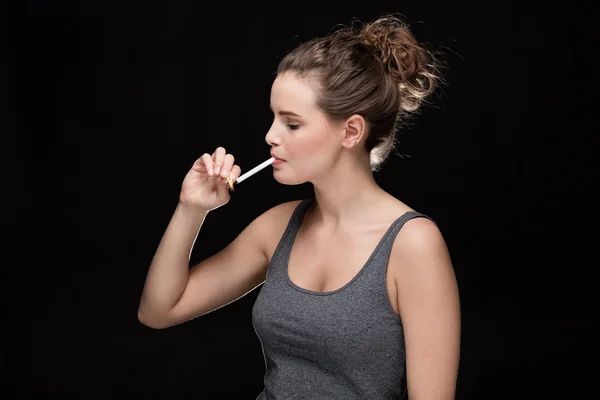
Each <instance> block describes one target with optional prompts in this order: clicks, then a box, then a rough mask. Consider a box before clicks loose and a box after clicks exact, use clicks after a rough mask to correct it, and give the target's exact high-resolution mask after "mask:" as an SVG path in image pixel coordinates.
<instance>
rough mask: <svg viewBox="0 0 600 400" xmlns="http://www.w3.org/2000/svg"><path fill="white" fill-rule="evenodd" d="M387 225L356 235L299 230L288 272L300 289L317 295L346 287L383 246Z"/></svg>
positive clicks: (392, 294)
mask: <svg viewBox="0 0 600 400" xmlns="http://www.w3.org/2000/svg"><path fill="white" fill-rule="evenodd" d="M386 228H387V225H386V226H380V227H373V228H371V229H365V230H364V231H363V232H359V233H354V234H315V233H311V232H302V231H299V232H298V235H297V236H296V239H295V241H294V243H293V246H292V248H291V252H290V256H289V261H288V264H287V273H288V276H289V279H290V280H291V281H292V283H294V284H295V285H296V286H298V287H300V288H302V289H306V290H310V291H313V292H331V291H335V290H338V289H340V288H343V287H344V286H346V285H347V284H348V283H350V282H351V281H352V280H353V279H354V278H355V277H357V276H358V275H359V274H360V272H361V270H362V269H363V268H365V267H367V265H368V263H369V262H370V261H371V258H372V257H373V255H374V254H375V251H376V250H377V249H378V247H379V246H380V245H381V242H382V239H383V237H384V235H385V232H386ZM372 267H375V268H385V269H386V271H385V272H386V273H385V280H386V288H387V293H388V296H389V300H390V303H391V305H392V307H393V308H394V311H395V312H396V313H398V308H397V292H396V284H395V279H394V274H393V272H392V271H388V269H387V265H374V266H372Z"/></svg>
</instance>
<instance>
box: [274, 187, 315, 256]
mask: <svg viewBox="0 0 600 400" xmlns="http://www.w3.org/2000/svg"><path fill="white" fill-rule="evenodd" d="M315 200H316V198H315V197H311V198H308V199H304V200H302V201H301V202H300V203H298V205H297V206H296V208H295V209H294V212H293V213H292V216H291V217H290V220H289V222H288V224H287V227H286V228H285V231H284V233H283V236H282V237H281V239H280V240H279V243H278V244H277V248H276V249H275V252H274V253H273V257H272V259H271V267H273V266H278V265H280V264H282V261H284V262H283V264H287V260H286V259H287V256H288V254H289V253H290V250H291V248H292V245H293V243H294V239H295V238H296V234H297V233H298V230H299V229H300V225H301V224H302V219H303V218H304V214H306V210H308V208H309V207H310V206H311V205H312V204H313V203H314V201H315Z"/></svg>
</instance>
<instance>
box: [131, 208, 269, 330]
mask: <svg viewBox="0 0 600 400" xmlns="http://www.w3.org/2000/svg"><path fill="white" fill-rule="evenodd" d="M279 208H281V205H280V206H276V207H274V208H272V209H271V210H269V211H267V212H265V213H264V214H262V215H261V216H259V217H258V218H256V219H255V220H254V221H253V222H252V223H251V224H250V225H248V227H246V229H244V230H243V231H242V233H240V235H239V236H238V237H237V238H236V239H235V240H234V241H233V242H231V244H229V245H228V246H227V247H226V248H225V249H223V250H222V251H220V252H219V253H217V254H215V255H213V256H211V257H209V258H207V259H205V260H204V261H202V262H200V263H199V264H197V265H196V266H194V267H193V268H191V269H190V268H189V255H190V253H191V249H192V247H193V245H194V241H195V238H196V237H197V233H198V231H199V229H200V227H201V225H202V222H203V220H204V218H205V217H206V215H207V214H208V213H207V212H203V211H199V210H195V209H191V208H189V207H187V206H186V205H183V204H181V203H180V204H179V205H178V206H177V208H176V210H175V212H174V214H173V217H172V219H171V222H170V223H169V225H168V227H167V229H166V231H165V233H164V235H163V238H162V240H161V242H160V244H159V246H158V249H157V250H156V254H155V256H154V258H153V260H152V264H151V265H150V269H149V271H148V275H147V278H146V283H145V286H144V291H143V293H142V298H141V301H140V305H139V310H138V319H139V320H140V322H142V323H143V324H144V325H147V326H149V327H151V328H156V329H161V328H167V327H170V326H173V325H177V324H179V323H182V322H184V321H187V320H189V319H192V318H195V317H198V316H200V315H203V314H206V313H208V312H210V311H213V310H216V309H217V308H220V307H222V306H224V305H226V304H229V303H231V302H232V301H234V300H236V299H238V298H240V297H242V296H243V295H245V294H246V293H248V292H249V291H251V290H252V289H254V288H255V287H256V286H258V285H260V284H261V283H262V282H264V280H265V276H266V271H267V268H268V265H269V258H268V255H267V252H266V248H267V246H266V242H265V237H266V235H268V234H269V232H270V230H271V227H270V226H269V225H270V224H269V220H271V218H273V214H277V213H278V212H279V211H278V209H279Z"/></svg>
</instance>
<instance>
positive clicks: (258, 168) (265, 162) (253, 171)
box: [235, 157, 275, 183]
mask: <svg viewBox="0 0 600 400" xmlns="http://www.w3.org/2000/svg"><path fill="white" fill-rule="evenodd" d="M274 161H275V158H273V157H271V158H269V159H268V160H267V161H264V162H262V163H260V164H259V165H257V166H256V167H254V168H252V169H251V170H250V171H248V172H246V173H245V174H243V175H241V176H240V177H239V178H237V179H236V180H235V183H240V182H243V181H245V180H246V179H248V178H250V177H251V176H252V175H254V174H255V173H257V172H258V171H260V170H261V169H265V168H266V167H268V166H269V165H271V164H273V162H274Z"/></svg>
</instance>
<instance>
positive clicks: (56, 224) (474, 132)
mask: <svg viewBox="0 0 600 400" xmlns="http://www.w3.org/2000/svg"><path fill="white" fill-rule="evenodd" d="M204 4H205V3H204V2H193V1H187V2H186V1H170V2H141V1H104V2H102V1H87V2H81V4H78V3H76V2H44V1H37V2H33V1H31V2H29V4H28V15H27V18H26V19H25V20H24V22H22V23H19V24H15V25H16V26H15V28H14V29H13V30H11V31H10V32H9V38H10V39H12V40H11V43H14V44H15V46H14V47H11V48H10V50H9V52H8V53H7V54H9V55H10V56H13V58H12V60H13V61H15V63H14V64H10V63H9V64H6V65H8V72H9V80H8V86H7V88H8V89H9V90H8V92H9V93H12V92H11V90H14V91H15V93H16V100H17V103H16V106H17V107H16V114H15V115H16V119H14V121H15V127H17V128H18V132H19V136H18V139H17V143H18V144H21V145H23V144H25V145H28V146H30V149H31V151H32V161H31V163H28V165H27V167H28V171H30V172H29V173H28V175H27V179H25V180H18V179H13V180H12V181H10V183H17V186H16V189H15V192H14V193H16V194H17V196H10V197H11V198H13V199H14V198H16V199H17V200H13V202H19V206H20V207H22V206H23V205H24V204H25V207H24V208H20V207H16V208H14V209H13V211H12V212H8V214H9V215H8V216H9V219H10V220H11V221H16V222H17V223H18V222H19V221H21V219H22V218H23V219H24V218H28V219H29V218H31V223H32V225H30V226H31V227H32V228H31V229H26V232H23V235H24V237H26V238H28V240H30V241H29V242H28V245H27V246H28V247H27V249H25V250H24V252H23V253H21V259H25V260H27V261H28V265H31V266H28V267H24V266H23V267H22V268H20V269H19V271H18V273H16V274H14V277H15V279H14V280H13V281H8V280H7V281H5V288H4V290H3V295H4V296H3V297H4V300H3V301H4V302H9V303H10V307H9V312H8V313H6V314H5V318H6V319H7V321H8V322H9V323H10V325H7V326H11V327H13V328H14V329H10V330H7V331H9V333H12V335H9V336H10V337H11V339H12V341H11V342H6V343H7V344H8V346H7V349H6V350H5V351H4V357H3V368H4V371H5V372H4V373H3V374H2V379H3V381H4V383H5V387H7V388H8V393H9V394H10V395H11V398H29V397H37V398H49V397H52V398H89V397H97V398H131V397H140V398H195V399H198V398H200V399H202V398H219V399H221V398H223V399H225V398H239V399H254V398H255V397H256V396H257V395H258V393H260V391H261V390H262V388H263V383H262V378H263V375H264V372H265V370H264V360H263V355H262V351H261V348H260V342H259V340H258V338H257V337H256V335H255V333H254V330H253V327H252V323H251V307H252V305H253V303H254V300H255V298H256V296H257V294H258V292H259V290H260V288H257V289H256V290H254V291H252V292H250V293H248V294H247V295H246V296H245V297H243V298H241V299H239V300H238V301H236V302H234V303H232V304H230V305H228V306H226V307H224V308H223V309H220V310H218V311H217V312H214V313H211V314H208V315H206V316H204V317H202V318H198V319H195V320H193V321H190V322H187V323H184V324H182V325H179V326H176V327H172V328H169V329H166V330H152V329H150V328H147V327H145V326H143V325H142V324H140V323H139V322H138V321H137V307H138V301H139V298H140V294H141V290H142V287H143V283H144V279H145V275H146V272H147V268H148V266H149V264H150V261H151V259H152V256H153V254H154V251H155V249H156V246H157V245H158V243H159V241H160V239H161V236H162V234H163V232H164V229H165V228H166V226H167V224H168V222H169V220H170V218H171V216H172V213H173V211H174V209H175V206H176V204H177V200H178V195H179V190H180V185H181V182H182V180H183V177H184V175H185V173H186V172H187V171H188V169H189V168H190V167H191V165H192V163H193V161H194V160H195V159H196V158H197V157H199V156H200V155H201V154H202V153H204V152H209V153H212V151H213V150H214V149H215V148H216V147H217V146H223V147H225V148H226V149H227V151H228V152H230V153H232V154H234V155H235V157H236V163H237V164H239V165H240V166H241V167H242V170H243V171H244V170H248V169H250V168H252V167H254V166H255V165H257V164H259V163H260V162H262V161H264V160H265V159H267V158H268V157H269V154H268V151H269V146H268V145H267V144H266V142H265V140H264V136H265V134H266V132H267V129H268V128H269V126H270V123H271V118H272V116H271V112H270V110H269V93H270V85H271V83H272V80H273V78H274V71H275V69H276V66H277V63H278V61H279V60H280V59H281V58H282V57H283V56H284V55H285V53H286V52H287V51H289V50H291V49H292V48H293V47H294V46H296V45H297V44H299V43H301V42H302V41H305V40H307V39H310V38H312V37H315V36H321V35H325V34H327V33H328V32H329V31H330V30H331V29H332V28H333V27H334V26H336V24H346V23H349V22H351V21H352V20H353V19H359V20H363V21H365V20H370V19H372V18H375V17H377V16H379V15H381V14H384V13H389V12H399V13H401V14H403V15H404V17H405V20H407V21H408V22H409V23H411V25H412V30H413V33H414V34H415V36H416V37H417V39H418V40H419V41H421V42H425V43H428V44H429V45H430V46H431V48H432V49H434V50H439V51H441V52H443V53H444V56H443V58H442V59H443V61H445V62H446V63H447V65H448V70H447V74H446V80H447V81H448V85H447V86H446V87H444V90H443V92H440V94H439V96H438V97H437V98H436V99H435V101H434V104H433V105H432V106H428V107H425V108H424V110H423V112H422V114H421V116H420V117H419V119H418V120H417V121H416V123H415V124H414V125H413V126H412V127H411V128H410V129H408V130H406V131H404V132H403V134H402V137H401V141H400V146H399V151H400V153H402V154H404V155H406V157H397V156H396V157H393V158H391V159H390V160H389V161H388V162H387V163H386V165H385V166H384V168H383V170H382V171H381V172H378V173H377V174H376V179H377V181H378V182H379V184H380V185H381V186H382V187H383V188H384V189H385V190H387V191H388V192H389V193H391V194H393V195H394V196H396V197H398V198H399V199H401V200H402V201H404V202H406V203H407V204H408V205H410V206H411V207H413V208H415V209H417V210H418V211H420V212H423V213H425V214H428V215H430V216H431V217H432V218H434V219H435V220H436V222H437V223H438V225H439V226H440V229H441V230H442V233H443V234H444V236H445V238H446V241H447V243H448V246H449V249H450V252H451V256H452V259H453V263H454V266H455V271H456V275H457V278H458V282H459V288H460V292H461V303H462V306H461V307H462V321H463V322H462V324H463V326H462V328H463V332H462V351H461V366H460V372H459V379H458V390H457V398H458V399H461V400H462V399H521V398H523V399H525V398H527V399H532V398H535V399H554V398H556V399H558V398H561V399H590V398H592V397H593V396H592V394H591V392H590V389H589V385H590V383H589V381H588V380H587V379H586V378H585V369H586V366H585V364H584V363H582V362H581V360H580V359H581V358H582V352H584V353H583V354H585V352H587V349H585V348H583V346H582V345H581V344H582V343H581V337H580V329H581V328H582V326H583V312H581V307H580V306H581V305H580V306H575V307H572V306H571V301H572V300H573V298H574V297H575V296H576V295H573V294H572V293H573V292H575V291H576V290H575V289H573V287H572V282H573V280H574V279H573V278H572V275H571V274H570V272H572V271H575V270H576V268H577V267H578V265H581V264H580V260H579V258H578V257H579V256H578V253H577V252H574V251H573V246H576V236H577V233H576V229H575V227H574V222H573V221H574V220H573V219H572V218H570V217H569V216H570V215H572V214H573V213H574V212H575V210H576V208H575V207H574V205H575V204H576V202H577V200H576V199H575V195H574V193H576V191H577V188H576V180H575V179H573V176H575V175H578V172H577V170H578V169H579V168H581V165H582V164H581V163H582V161H581V159H580V158H578V157H577V156H576V155H575V154H574V153H573V152H572V151H570V150H571V149H572V148H573V143H572V140H570V136H569V130H570V129H571V122H572V121H570V119H571V120H572V113H573V107H574V106H573V105H572V102H571V101H570V100H569V99H571V98H573V97H574V96H575V95H576V94H575V90H576V85H575V83H574V81H572V79H573V77H574V76H577V75H578V73H577V67H576V66H575V64H574V61H573V54H572V51H573V50H572V49H573V46H574V41H575V40H576V37H575V36H574V35H573V31H572V30H570V28H569V18H570V12H569V10H567V9H566V7H565V6H564V5H563V4H560V3H558V2H544V3H540V4H539V5H534V4H530V3H525V2H523V3H522V2H512V3H511V2H509V3H502V4H500V3H487V2H479V3H474V4H467V3H464V4H463V3H457V2H442V1H440V2H424V1H404V2H400V1H396V2H383V1H380V2H379V1H375V2H369V5H372V6H371V7H356V6H350V3H349V2H348V3H344V2H330V3H327V4H325V3H322V4H318V5H303V7H298V6H294V5H288V4H286V3H273V4H272V5H269V6H267V5H264V6H253V7H251V6H248V7H245V8H241V7H238V8H234V7H231V8H228V7H209V6H207V5H204ZM326 6H327V7H326ZM9 22H10V21H9ZM13 76H14V79H11V77H13ZM9 110H10V108H9ZM570 115H571V118H570ZM7 121H8V124H9V127H11V126H12V121H13V120H12V119H10V118H9V119H8V120H7ZM29 138H31V141H29V140H30V139H29ZM9 179H10V178H9ZM23 193H28V195H27V200H28V201H27V202H26V203H21V202H20V201H19V200H18V199H19V198H20V197H19V196H18V195H19V194H21V195H22V194H23ZM311 195H312V188H311V187H310V185H300V186H282V185H280V184H278V183H277V182H276V181H275V180H274V179H273V178H272V175H271V173H270V169H266V170H265V171H262V172H260V173H258V174H257V175H255V176H254V177H252V178H251V179H250V180H248V181H247V183H244V184H243V185H241V186H240V187H239V188H238V190H236V192H235V193H233V195H232V199H231V201H230V203H229V204H228V205H227V206H225V207H223V208H220V209H218V210H216V211H215V212H213V213H211V214H209V216H208V218H207V220H206V221H205V223H204V225H203V227H202V230H201V232H200V234H199V236H198V239H197V242H196V246H195V249H194V252H193V254H192V262H193V263H195V262H198V261H201V260H202V259H204V258H206V257H208V256H210V255H212V254H214V253H215V252H217V251H219V250H221V249H222V248H223V247H225V246H226V245H227V244H228V243H229V242H230V241H231V240H233V239H234V238H235V237H236V236H237V234H238V233H239V232H240V231H241V230H242V229H243V228H244V227H245V226H246V225H247V224H248V223H250V222H251V221H252V220H253V219H254V218H255V217H257V216H258V215H260V214H261V213H262V212H264V211H266V210H267V209H269V208H270V207H272V206H274V205H276V204H278V203H281V202H284V201H289V200H294V199H301V198H306V197H309V196H311ZM16 210H25V211H27V213H24V214H18V215H17V213H16ZM25 215H26V216H25ZM11 217H12V218H11ZM14 217H16V218H14ZM21 222H22V221H21ZM19 232H22V231H21V230H19ZM9 250H10V249H9ZM22 264H23V265H24V264H25V263H22ZM7 276H12V274H10V273H9V274H7ZM17 276H18V279H17ZM579 278H581V275H579Z"/></svg>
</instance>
